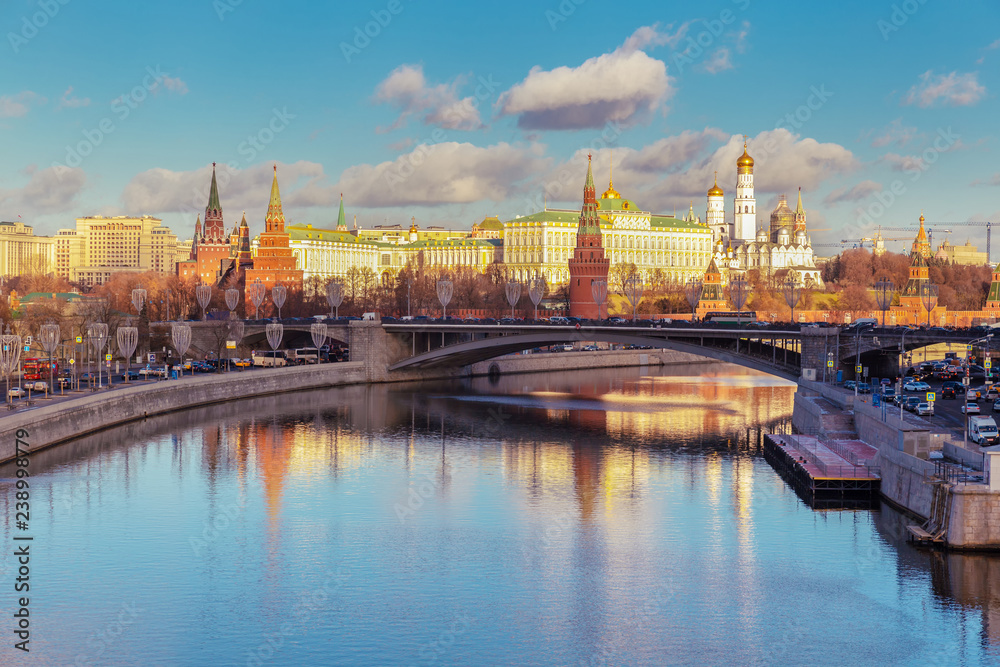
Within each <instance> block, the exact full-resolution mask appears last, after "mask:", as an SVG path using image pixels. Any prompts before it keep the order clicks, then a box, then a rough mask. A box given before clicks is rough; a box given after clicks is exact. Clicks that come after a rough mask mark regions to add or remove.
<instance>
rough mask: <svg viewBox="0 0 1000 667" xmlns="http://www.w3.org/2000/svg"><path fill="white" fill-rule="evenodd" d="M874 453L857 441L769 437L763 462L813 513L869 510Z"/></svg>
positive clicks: (873, 498)
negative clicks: (862, 508) (843, 509)
mask: <svg viewBox="0 0 1000 667" xmlns="http://www.w3.org/2000/svg"><path fill="white" fill-rule="evenodd" d="M876 454H877V450H876V449H875V448H874V447H871V446H870V445H867V444H865V443H864V442H861V441H860V440H834V441H829V442H822V441H820V440H819V439H818V438H816V437H814V436H809V435H779V434H769V435H767V436H765V437H764V458H765V459H766V460H767V462H768V463H770V464H771V466H772V467H773V468H774V469H775V470H777V472H778V474H779V475H781V476H782V478H784V479H785V480H786V481H787V482H788V483H789V484H791V486H792V488H793V489H795V492H796V493H797V494H798V495H799V497H801V498H802V500H804V501H805V502H806V503H807V504H808V505H809V506H810V507H813V508H815V509H839V508H853V507H871V506H872V505H873V504H875V503H876V502H877V501H878V492H879V484H880V478H879V474H878V469H877V468H876V467H875V466H873V465H872V462H873V460H874V458H875V455H876Z"/></svg>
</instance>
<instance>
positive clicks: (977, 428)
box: [969, 416, 1000, 446]
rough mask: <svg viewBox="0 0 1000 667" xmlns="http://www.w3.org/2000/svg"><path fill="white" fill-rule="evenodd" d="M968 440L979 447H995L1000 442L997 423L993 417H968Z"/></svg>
mask: <svg viewBox="0 0 1000 667" xmlns="http://www.w3.org/2000/svg"><path fill="white" fill-rule="evenodd" d="M969 439H970V440H972V441H973V442H975V443H978V444H979V445H982V446H986V445H995V444H997V443H998V442H1000V433H998V432H997V423H996V422H995V421H994V420H993V417H982V416H979V417H977V416H972V417H969Z"/></svg>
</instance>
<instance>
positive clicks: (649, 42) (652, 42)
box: [621, 21, 694, 53]
mask: <svg viewBox="0 0 1000 667" xmlns="http://www.w3.org/2000/svg"><path fill="white" fill-rule="evenodd" d="M692 23H694V21H686V22H684V23H682V24H681V25H680V27H679V28H677V30H675V31H674V32H669V31H670V30H671V29H672V28H673V27H674V24H673V23H671V24H670V25H668V26H667V27H666V30H667V32H663V31H661V30H660V24H659V23H654V24H653V25H644V26H642V27H640V28H637V29H636V31H635V32H633V33H632V34H631V35H629V37H628V38H627V39H626V40H625V42H624V43H623V44H622V46H621V51H623V52H625V53H632V52H633V51H642V50H644V49H646V47H649V46H664V45H666V46H669V47H670V48H672V49H673V48H676V47H677V44H678V43H680V41H681V40H682V39H684V36H685V35H686V34H687V31H688V28H690V27H691V24H692Z"/></svg>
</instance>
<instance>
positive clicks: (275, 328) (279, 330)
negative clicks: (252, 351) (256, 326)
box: [264, 322, 285, 351]
mask: <svg viewBox="0 0 1000 667" xmlns="http://www.w3.org/2000/svg"><path fill="white" fill-rule="evenodd" d="M264 331H265V332H266V333H267V344H268V345H270V346H271V351H274V350H277V349H278V346H279V345H281V337H282V335H283V334H284V333H285V327H284V326H282V324H281V322H268V323H267V326H265V327H264Z"/></svg>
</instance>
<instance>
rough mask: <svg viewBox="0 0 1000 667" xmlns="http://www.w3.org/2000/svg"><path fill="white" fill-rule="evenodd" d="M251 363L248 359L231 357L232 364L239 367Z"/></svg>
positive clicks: (249, 365)
mask: <svg viewBox="0 0 1000 667" xmlns="http://www.w3.org/2000/svg"><path fill="white" fill-rule="evenodd" d="M252 365H253V361H252V360H250V359H233V366H238V367H240V368H250V367H251V366H252Z"/></svg>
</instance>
